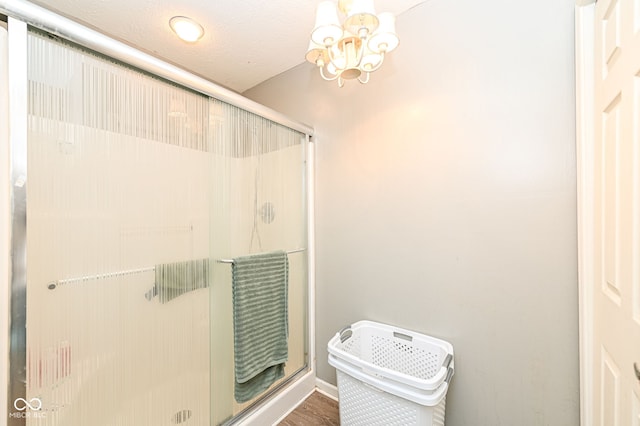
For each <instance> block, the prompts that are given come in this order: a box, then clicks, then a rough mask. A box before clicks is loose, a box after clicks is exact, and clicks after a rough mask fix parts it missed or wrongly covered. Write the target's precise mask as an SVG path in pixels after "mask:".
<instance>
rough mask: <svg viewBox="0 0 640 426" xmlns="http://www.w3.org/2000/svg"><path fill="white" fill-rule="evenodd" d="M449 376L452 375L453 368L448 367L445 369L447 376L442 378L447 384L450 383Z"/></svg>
mask: <svg viewBox="0 0 640 426" xmlns="http://www.w3.org/2000/svg"><path fill="white" fill-rule="evenodd" d="M451 377H453V368H450V369H449V370H448V371H447V377H446V378H445V379H444V381H445V382H447V385H448V384H449V383H451Z"/></svg>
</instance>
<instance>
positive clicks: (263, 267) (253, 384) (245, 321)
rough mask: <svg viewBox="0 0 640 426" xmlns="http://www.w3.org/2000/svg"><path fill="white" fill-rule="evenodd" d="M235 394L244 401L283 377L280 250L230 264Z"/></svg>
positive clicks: (283, 265) (284, 276)
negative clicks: (231, 275)
mask: <svg viewBox="0 0 640 426" xmlns="http://www.w3.org/2000/svg"><path fill="white" fill-rule="evenodd" d="M232 273H233V277H232V288H233V330H234V342H233V343H234V345H233V347H234V350H235V355H234V358H235V398H236V401H238V402H246V401H249V400H251V399H253V398H254V397H255V396H257V395H259V394H260V393H261V392H263V391H264V390H266V389H267V388H268V387H269V386H271V385H272V384H273V383H274V382H275V381H276V380H278V379H280V378H282V377H284V363H285V361H287V359H288V356H289V353H288V345H287V337H288V306H287V296H288V289H287V286H288V279H289V260H288V259H287V254H286V253H285V252H284V251H277V252H270V253H265V254H255V255H249V256H242V257H238V258H235V259H234V260H233V264H232Z"/></svg>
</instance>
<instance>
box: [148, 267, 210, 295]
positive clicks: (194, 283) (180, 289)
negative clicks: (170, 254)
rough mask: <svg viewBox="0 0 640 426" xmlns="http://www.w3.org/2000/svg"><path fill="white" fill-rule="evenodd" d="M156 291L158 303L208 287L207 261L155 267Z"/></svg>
mask: <svg viewBox="0 0 640 426" xmlns="http://www.w3.org/2000/svg"><path fill="white" fill-rule="evenodd" d="M155 270H156V291H157V293H158V298H159V299H160V303H167V302H168V301H170V300H171V299H175V298H176V297H178V296H180V295H182V294H184V293H188V292H190V291H193V290H197V289H200V288H207V287H209V259H198V260H190V261H187V262H177V263H163V264H161V265H156V268H155Z"/></svg>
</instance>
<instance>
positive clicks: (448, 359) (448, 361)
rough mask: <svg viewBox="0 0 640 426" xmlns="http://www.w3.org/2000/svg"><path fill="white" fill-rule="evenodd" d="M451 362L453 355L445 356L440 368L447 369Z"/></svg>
mask: <svg viewBox="0 0 640 426" xmlns="http://www.w3.org/2000/svg"><path fill="white" fill-rule="evenodd" d="M451 361H453V355H452V354H447V356H446V357H445V358H444V361H443V362H442V366H443V367H444V368H449V366H450V365H451Z"/></svg>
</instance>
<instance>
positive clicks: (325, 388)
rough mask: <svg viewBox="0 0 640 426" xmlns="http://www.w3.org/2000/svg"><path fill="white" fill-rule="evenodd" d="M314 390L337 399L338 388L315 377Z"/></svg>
mask: <svg viewBox="0 0 640 426" xmlns="http://www.w3.org/2000/svg"><path fill="white" fill-rule="evenodd" d="M316 390H317V391H318V392H320V393H322V394H324V395H326V396H328V397H329V398H331V399H335V400H336V401H337V400H338V388H337V387H336V386H334V385H332V384H331V383H329V382H325V381H324V380H322V379H318V378H317V377H316Z"/></svg>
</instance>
